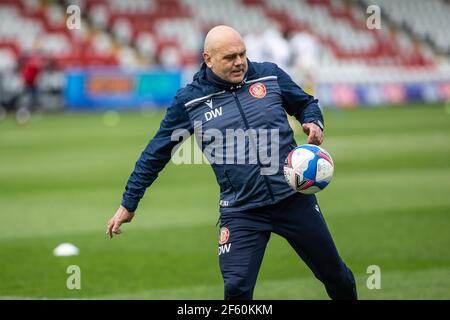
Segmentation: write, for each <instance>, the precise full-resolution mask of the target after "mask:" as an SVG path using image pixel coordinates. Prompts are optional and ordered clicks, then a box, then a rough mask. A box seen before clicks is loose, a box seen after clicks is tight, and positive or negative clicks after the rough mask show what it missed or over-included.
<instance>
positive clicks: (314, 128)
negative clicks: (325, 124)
mask: <svg viewBox="0 0 450 320" xmlns="http://www.w3.org/2000/svg"><path fill="white" fill-rule="evenodd" d="M302 128H303V132H304V133H306V134H307V135H308V143H310V144H315V145H316V146H320V145H321V144H322V142H323V132H322V129H320V127H319V126H318V125H317V124H315V123H304V124H302Z"/></svg>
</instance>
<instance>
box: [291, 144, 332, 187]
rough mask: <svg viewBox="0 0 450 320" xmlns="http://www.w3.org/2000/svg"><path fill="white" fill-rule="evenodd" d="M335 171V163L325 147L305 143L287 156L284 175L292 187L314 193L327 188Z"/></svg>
mask: <svg viewBox="0 0 450 320" xmlns="http://www.w3.org/2000/svg"><path fill="white" fill-rule="evenodd" d="M333 173H334V163H333V159H332V158H331V156H330V154H329V153H328V152H327V151H326V150H325V149H323V148H321V147H318V146H315V145H312V144H304V145H301V146H298V147H296V148H295V149H293V150H292V151H291V152H289V155H288V156H287V158H286V161H285V164H284V177H285V178H286V182H287V183H288V184H289V185H290V186H291V188H292V189H294V190H295V191H298V192H300V193H305V194H313V193H316V192H319V191H321V190H323V189H325V188H326V186H327V185H328V184H329V183H330V181H331V178H332V177H333Z"/></svg>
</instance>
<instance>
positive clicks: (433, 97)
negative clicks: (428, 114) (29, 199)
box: [0, 0, 450, 111]
mask: <svg viewBox="0 0 450 320" xmlns="http://www.w3.org/2000/svg"><path fill="white" fill-rule="evenodd" d="M71 5H77V6H78V7H79V8H80V13H81V16H80V18H81V20H80V24H79V26H80V28H79V29H69V28H68V26H67V21H68V19H69V18H70V17H71V15H72V12H68V11H67V8H69V6H71ZM370 5H377V6H378V7H379V8H380V18H381V20H380V21H379V22H380V25H379V26H380V27H381V28H380V29H370V28H368V24H367V19H368V18H369V17H370V16H371V15H372V14H373V12H372V11H371V12H369V13H368V12H367V9H368V7H369V6H370ZM217 24H228V25H231V26H233V27H235V28H236V29H237V30H238V31H240V32H241V33H242V34H243V35H244V36H245V40H246V44H247V49H248V57H249V58H250V59H251V60H253V61H263V60H267V61H273V62H275V63H277V64H278V65H280V66H281V67H283V68H285V69H287V70H288V71H289V72H290V74H291V75H292V76H293V77H294V78H295V80H296V81H297V82H298V83H299V84H300V85H301V86H302V87H304V89H305V90H306V91H310V92H311V93H314V94H315V95H317V96H318V97H319V99H320V100H321V101H322V105H324V106H331V107H332V106H337V107H352V106H356V105H378V104H386V103H388V104H395V103H403V102H410V101H420V102H436V101H447V100H449V99H450V35H449V30H450V1H448V0H428V1H422V0H391V1H381V0H358V1H345V0H226V1H216V0H129V1H123V0H77V1H75V0H71V1H68V0H59V1H58V0H54V1H52V0H0V104H1V108H2V109H3V110H19V109H20V108H26V109H27V110H31V111H33V110H35V109H43V110H60V109H63V108H66V109H77V108H83V109H85V108H102V109H105V108H106V109H109V108H136V107H142V106H161V105H165V106H166V105H167V104H168V103H170V99H171V97H172V95H173V94H174V93H175V91H176V90H177V89H178V87H179V86H181V85H183V84H185V83H186V82H188V81H189V80H190V78H191V76H192V73H193V72H194V71H195V69H197V68H198V65H199V64H200V63H201V59H202V57H201V53H202V42H203V38H204V35H205V33H206V32H207V31H208V30H209V29H210V28H211V27H212V26H214V25H217Z"/></svg>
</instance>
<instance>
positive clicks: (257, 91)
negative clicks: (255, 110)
mask: <svg viewBox="0 0 450 320" xmlns="http://www.w3.org/2000/svg"><path fill="white" fill-rule="evenodd" d="M248 91H249V92H250V94H251V95H252V96H254V97H255V98H258V99H261V98H264V97H265V96H266V93H267V90H266V86H265V85H264V84H262V83H261V82H257V83H255V84H252V85H251V86H250V88H249V89H248Z"/></svg>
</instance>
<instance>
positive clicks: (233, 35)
mask: <svg viewBox="0 0 450 320" xmlns="http://www.w3.org/2000/svg"><path fill="white" fill-rule="evenodd" d="M203 59H204V60H205V63H206V65H207V66H208V67H209V68H210V69H211V70H212V71H213V72H214V73H215V74H216V75H217V76H218V77H219V78H221V79H222V80H225V81H228V82H231V83H239V82H242V80H244V76H245V74H246V72H247V69H248V64H247V56H246V48H245V44H244V40H242V37H241V35H240V34H239V33H238V32H237V31H236V30H234V29H233V28H231V27H228V26H217V27H214V28H212V29H211V30H210V31H209V32H208V34H207V35H206V38H205V46H204V51H203Z"/></svg>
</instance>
